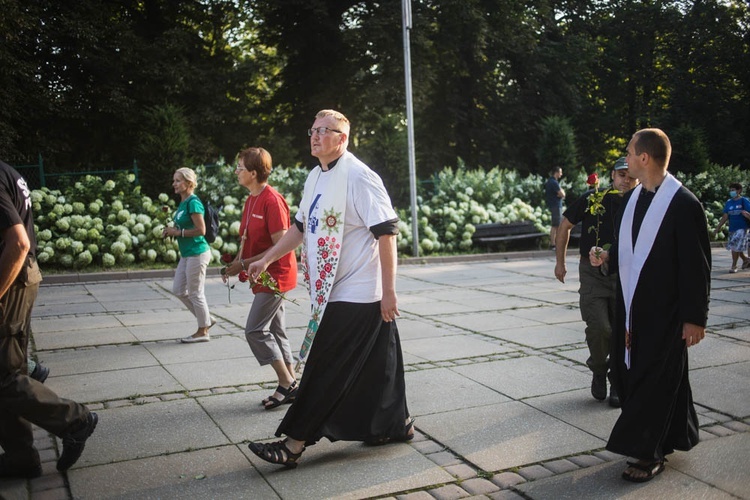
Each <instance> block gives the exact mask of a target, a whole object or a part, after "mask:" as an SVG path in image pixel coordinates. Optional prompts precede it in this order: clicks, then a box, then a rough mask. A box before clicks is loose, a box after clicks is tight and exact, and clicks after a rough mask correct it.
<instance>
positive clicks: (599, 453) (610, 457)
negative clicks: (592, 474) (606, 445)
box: [594, 450, 622, 462]
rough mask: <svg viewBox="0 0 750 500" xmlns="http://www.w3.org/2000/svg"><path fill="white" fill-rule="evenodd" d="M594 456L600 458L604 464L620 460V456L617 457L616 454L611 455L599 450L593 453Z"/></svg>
mask: <svg viewBox="0 0 750 500" xmlns="http://www.w3.org/2000/svg"><path fill="white" fill-rule="evenodd" d="M594 456H595V457H597V458H601V459H602V460H604V461H605V462H611V461H612V460H619V459H621V458H622V455H619V454H617V453H613V452H611V451H609V450H600V451H595V452H594Z"/></svg>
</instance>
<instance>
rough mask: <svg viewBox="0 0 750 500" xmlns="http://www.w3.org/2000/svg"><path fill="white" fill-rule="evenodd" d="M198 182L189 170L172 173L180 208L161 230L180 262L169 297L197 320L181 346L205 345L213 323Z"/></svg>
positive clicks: (208, 259) (206, 244)
mask: <svg viewBox="0 0 750 500" xmlns="http://www.w3.org/2000/svg"><path fill="white" fill-rule="evenodd" d="M197 185H198V178H197V177H196V175H195V172H194V171H193V170H192V169H190V168H180V169H177V171H176V172H175V173H174V177H173V180H172V187H173V188H174V192H175V193H176V194H178V195H180V198H181V200H180V205H179V206H178V207H177V211H176V212H175V214H174V226H173V227H168V228H166V229H164V232H163V233H162V235H163V236H164V237H167V236H171V237H173V238H177V244H178V245H179V247H180V262H179V263H178V264H177V270H176V271H175V275H174V283H173V284H172V293H173V294H175V295H176V296H177V298H179V299H180V300H181V301H182V302H183V304H185V305H186V306H187V308H188V309H189V310H190V312H191V313H193V315H194V316H195V317H196V318H197V319H198V331H196V332H195V333H194V334H192V335H190V336H188V337H185V338H183V339H181V341H182V342H183V343H186V344H192V343H195V342H208V341H209V340H211V338H210V337H209V335H208V329H209V328H211V327H212V326H213V325H214V324H215V323H216V320H214V319H213V318H212V317H211V314H210V313H209V312H208V303H207V302H206V294H205V293H204V284H205V282H206V269H207V268H208V263H209V262H211V249H210V247H209V246H208V242H207V241H206V238H204V237H203V235H204V234H206V223H205V222H204V221H203V212H204V211H205V209H204V208H203V203H201V200H200V199H199V198H198V197H197V196H195V195H194V194H193V191H195V187H196V186H197Z"/></svg>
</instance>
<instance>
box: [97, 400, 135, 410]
mask: <svg viewBox="0 0 750 500" xmlns="http://www.w3.org/2000/svg"><path fill="white" fill-rule="evenodd" d="M104 406H105V408H107V409H110V408H123V407H125V406H133V402H132V401H131V400H129V399H120V400H117V401H107V402H106V403H104Z"/></svg>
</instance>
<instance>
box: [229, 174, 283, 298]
mask: <svg viewBox="0 0 750 500" xmlns="http://www.w3.org/2000/svg"><path fill="white" fill-rule="evenodd" d="M289 224H290V219H289V206H288V205H287V204H286V200H284V197H283V196H281V194H280V193H279V192H278V191H276V190H275V189H274V188H273V187H271V186H269V185H266V187H265V189H263V191H261V193H260V194H259V195H258V196H252V195H251V196H248V197H247V200H245V208H244V210H243V211H242V221H241V222H240V238H241V237H242V235H243V234H245V231H246V230H247V239H246V240H245V246H244V247H243V249H242V258H243V259H249V258H250V257H252V256H253V255H258V254H259V253H261V252H263V251H265V250H267V249H269V248H270V247H272V246H273V240H272V239H271V235H272V234H274V233H277V232H279V231H283V230H284V229H289ZM248 226H249V228H248ZM268 273H269V274H270V275H271V276H272V277H273V279H275V280H276V282H277V284H278V287H279V290H280V291H282V292H288V291H289V290H291V289H293V288H294V287H295V286H297V259H296V258H295V256H294V252H289V253H288V254H286V255H284V256H283V257H281V258H280V259H279V260H277V261H276V262H273V263H271V265H270V266H268ZM259 292H266V293H271V290H269V289H268V288H265V287H263V286H260V285H256V286H254V287H253V293H259Z"/></svg>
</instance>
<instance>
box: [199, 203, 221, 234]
mask: <svg viewBox="0 0 750 500" xmlns="http://www.w3.org/2000/svg"><path fill="white" fill-rule="evenodd" d="M203 208H204V212H203V222H205V223H206V234H205V235H204V238H206V241H207V242H209V243H213V242H214V241H216V237H217V236H218V235H219V209H218V208H216V207H214V206H213V205H211V202H210V201H206V202H205V203H203Z"/></svg>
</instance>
